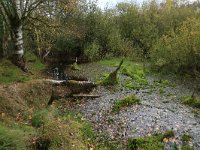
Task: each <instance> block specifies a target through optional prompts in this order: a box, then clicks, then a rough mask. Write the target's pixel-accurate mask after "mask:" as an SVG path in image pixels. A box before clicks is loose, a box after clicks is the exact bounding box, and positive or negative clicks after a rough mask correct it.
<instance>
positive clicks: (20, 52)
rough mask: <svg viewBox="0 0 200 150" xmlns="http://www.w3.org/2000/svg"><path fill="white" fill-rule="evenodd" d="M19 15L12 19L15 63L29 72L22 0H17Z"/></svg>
mask: <svg viewBox="0 0 200 150" xmlns="http://www.w3.org/2000/svg"><path fill="white" fill-rule="evenodd" d="M15 5H16V11H17V16H15V17H14V18H13V20H10V21H11V23H10V24H11V27H12V33H13V41H14V54H13V63H14V64H15V65H17V66H18V67H19V68H21V69H22V70H23V71H25V72H27V71H28V69H27V67H26V64H25V60H24V57H23V56H24V46H23V44H24V42H23V31H22V20H21V19H22V18H21V17H22V10H21V3H20V0H16V1H15Z"/></svg>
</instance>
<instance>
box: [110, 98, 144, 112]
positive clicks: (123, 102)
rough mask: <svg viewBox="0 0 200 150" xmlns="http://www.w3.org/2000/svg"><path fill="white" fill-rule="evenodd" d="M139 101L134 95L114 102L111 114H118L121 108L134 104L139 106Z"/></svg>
mask: <svg viewBox="0 0 200 150" xmlns="http://www.w3.org/2000/svg"><path fill="white" fill-rule="evenodd" d="M139 103H140V100H139V99H138V98H137V97H136V95H129V96H127V97H124V98H123V99H120V100H118V101H116V102H115V103H114V105H113V108H112V112H119V111H120V110H121V109H122V108H124V107H128V106H131V105H134V104H139Z"/></svg>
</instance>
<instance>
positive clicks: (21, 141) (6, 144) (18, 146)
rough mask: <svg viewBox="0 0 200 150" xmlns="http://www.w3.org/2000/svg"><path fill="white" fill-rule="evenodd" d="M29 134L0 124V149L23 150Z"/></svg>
mask: <svg viewBox="0 0 200 150" xmlns="http://www.w3.org/2000/svg"><path fill="white" fill-rule="evenodd" d="M29 134H30V133H29V132H26V131H24V130H22V129H12V128H8V127H6V126H5V125H3V124H0V149H1V150H8V149H9V150H25V149H26V144H27V143H26V140H27V139H28V137H29V136H30V135H29ZM29 138H30V137H29Z"/></svg>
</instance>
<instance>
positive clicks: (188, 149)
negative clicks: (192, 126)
mask: <svg viewBox="0 0 200 150" xmlns="http://www.w3.org/2000/svg"><path fill="white" fill-rule="evenodd" d="M181 150H194V148H192V147H190V146H189V145H184V146H183V147H182V149H181Z"/></svg>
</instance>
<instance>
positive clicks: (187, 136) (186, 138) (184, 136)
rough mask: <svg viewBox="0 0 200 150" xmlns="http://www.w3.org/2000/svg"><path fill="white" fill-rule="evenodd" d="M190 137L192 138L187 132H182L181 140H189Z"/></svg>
mask: <svg viewBox="0 0 200 150" xmlns="http://www.w3.org/2000/svg"><path fill="white" fill-rule="evenodd" d="M191 138H192V137H191V135H189V134H183V135H182V138H181V140H182V141H183V142H189V141H190V140H191Z"/></svg>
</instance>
